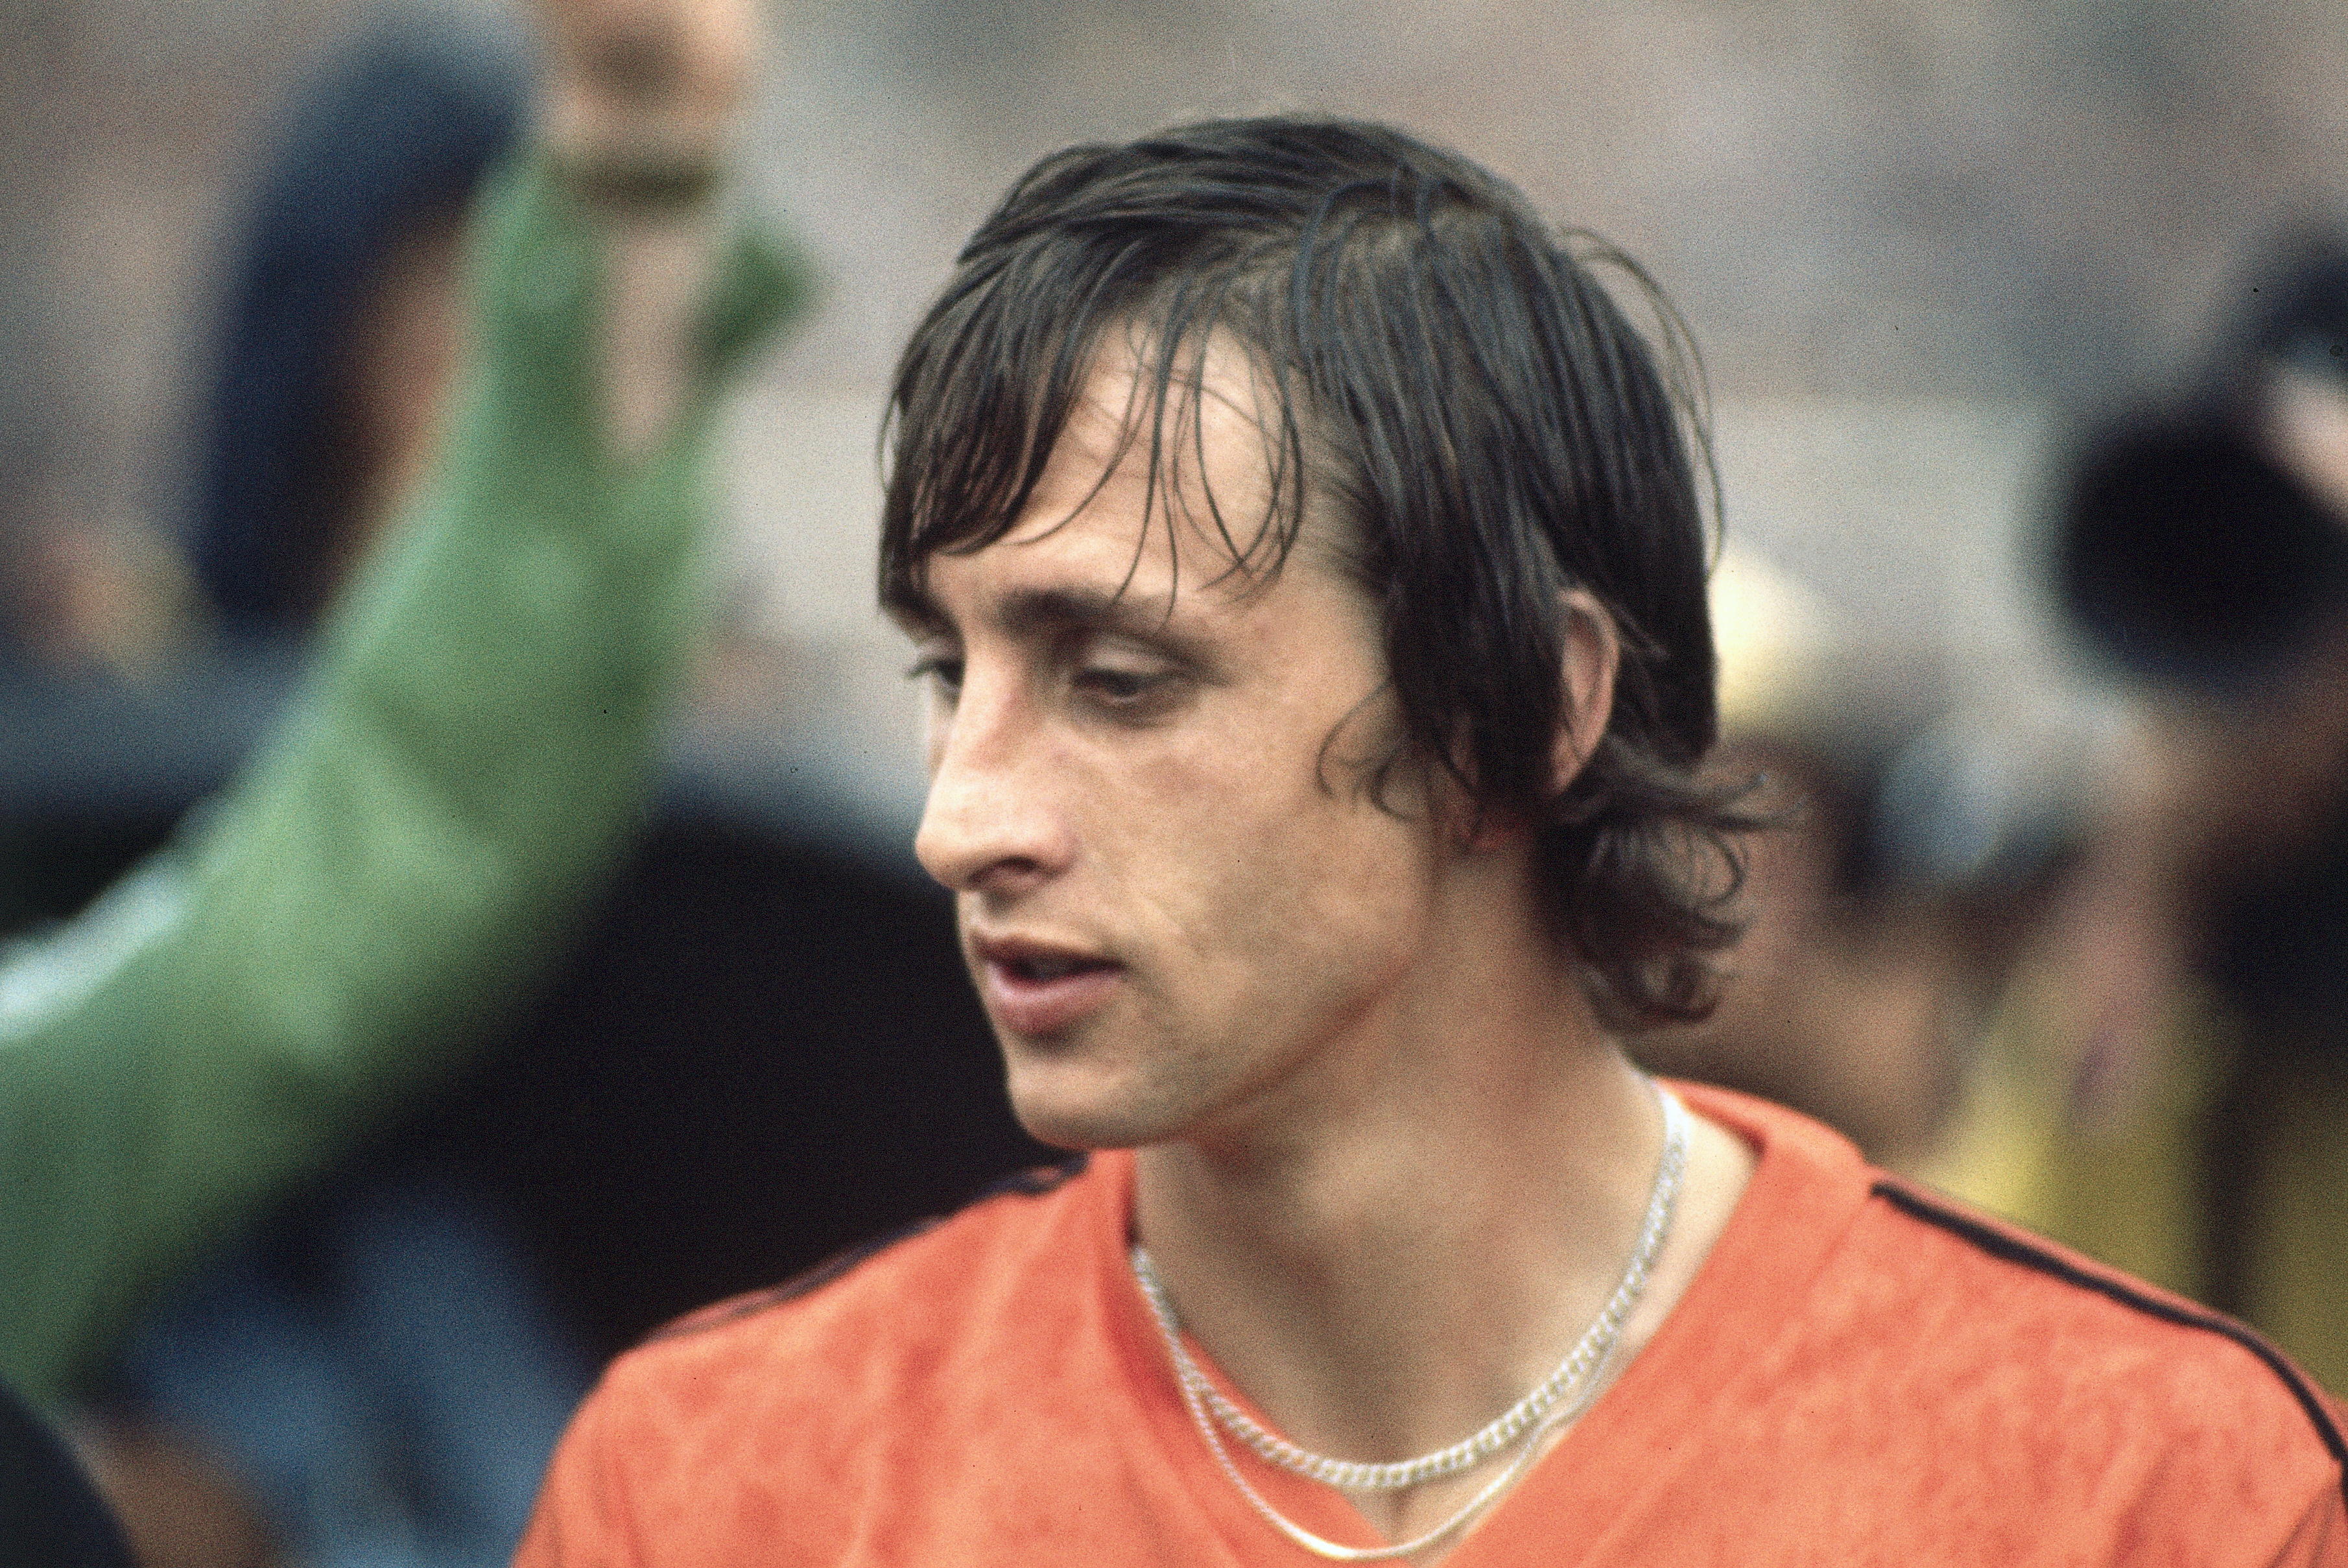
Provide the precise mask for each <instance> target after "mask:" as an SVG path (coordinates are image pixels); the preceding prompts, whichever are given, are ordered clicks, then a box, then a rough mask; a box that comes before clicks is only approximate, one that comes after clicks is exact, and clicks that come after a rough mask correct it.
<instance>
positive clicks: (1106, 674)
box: [1076, 665, 1174, 708]
mask: <svg viewBox="0 0 2348 1568" xmlns="http://www.w3.org/2000/svg"><path fill="white" fill-rule="evenodd" d="M1173 680H1174V676H1172V675H1171V674H1170V673H1169V672H1167V671H1164V670H1133V669H1122V668H1119V667H1117V666H1115V665H1088V666H1086V668H1084V669H1080V670H1078V671H1077V672H1076V686H1077V688H1078V689H1079V690H1081V691H1083V692H1084V693H1086V695H1087V696H1092V697H1094V698H1096V699H1097V700H1098V701H1100V702H1103V703H1106V704H1107V705H1108V706H1109V707H1118V708H1132V707H1142V706H1144V705H1146V704H1147V703H1148V702H1149V700H1150V699H1151V698H1153V697H1156V696H1162V695H1164V694H1165V693H1166V691H1167V690H1168V689H1169V687H1170V686H1171V685H1172V683H1173Z"/></svg>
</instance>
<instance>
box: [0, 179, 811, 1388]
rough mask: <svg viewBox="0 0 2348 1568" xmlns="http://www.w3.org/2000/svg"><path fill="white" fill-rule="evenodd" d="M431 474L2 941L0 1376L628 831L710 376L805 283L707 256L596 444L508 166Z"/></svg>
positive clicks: (49, 1381)
mask: <svg viewBox="0 0 2348 1568" xmlns="http://www.w3.org/2000/svg"><path fill="white" fill-rule="evenodd" d="M472 245H473V254H472V258H471V262H472V270H473V276H474V288H475V297H476V299H477V301H478V304H477V309H476V319H475V328H476V331H475V338H474V344H473V355H474V357H473V360H472V362H471V364H470V365H469V367H468V371H467V373H466V375H465V376H464V377H463V378H462V380H461V382H460V385H459V387H458V392H457V397H456V402H455V412H454V414H453V417H452V418H451V421H450V427H449V430H448V437H447V439H446V445H445V446H444V448H443V449H442V453H441V457H440V460H439V463H438V467H437V469H436V471H435V474H434V476H433V479H432V480H431V481H430V482H429V483H428V484H427V485H426V486H425V488H424V490H423V491H422V493H421V494H420V495H419V496H418V497H417V500H416V501H415V502H414V503H413V505H412V507H411V509H410V515H408V516H407V518H405V519H404V520H403V521H401V523H400V524H399V525H398V526H397V527H396V529H395V530H394V531H392V532H391V533H390V534H389V535H387V536H386V539H385V541H384V542H383V544H382V546H381V548H379V549H378V550H377V551H376V552H375V553H374V555H373V556H372V557H371V558H370V559H369V560H368V562H366V565H365V567H364V569H363V570H362V572H361V573H360V574H359V575H358V577H357V578H356V579H355V582H354V583H352V584H351V585H350V586H349V588H348V589H347V591H346V592H345V594H344V596H343V598H342V600H341V601H340V602H339V603H337V605H336V606H335V610H334V612H333V614H332V616H331V618H330V620H329V622H328V624H327V625H326V626H325V628H324V636H323V639H322V646H321V650H320V655H319V658H318V663H317V666H316V673H315V676H314V679H313V681H312V683H311V685H310V686H309V688H308V689H307V690H306V691H305V692H304V695H303V696H302V697H301V698H300V699H299V700H298V701H297V702H296V704H295V706H294V707H293V711H292V712H291V713H290V714H289V715H288V717H287V718H286V720H285V722H284V723H283V726H282V727H281V728H280V729H279V731H278V733H277V734H276V735H275V736H274V738H273V739H272V741H271V742H270V743H269V744H268V745H267V746H265V747H264V748H263V750H262V751H261V753H260V754H259V755H258V756H257V757H256V758H254V759H253V761H252V763H251V765H250V766H249V767H248V768H247V769H246V770H245V771H244V773H243V775H242V777H241V778H240V779H239V780H238V781H237V782H236V783H235V784H234V785H233V786H232V788H231V789H229V790H228V791H227V792H226V793H225V794H224V795H223V796H222V797H221V799H218V800H216V801H214V802H212V803H211V805H210V806H209V807H208V808H206V809H203V810H201V811H200V812H199V813H198V814H197V817H196V819H195V820H193V821H191V824H189V825H188V826H187V827H186V828H185V829H183V830H182V831H181V833H180V837H179V839H178V841H177V842H176V843H175V844H174V845H172V846H171V847H170V848H168V849H166V850H165V851H161V852H160V853H159V854H158V855H156V856H155V857H153V858H152V859H150V860H149V861H148V862H146V863H145V864H144V865H142V866H141V867H139V869H138V870H136V871H135V872H132V873H131V874H130V875H129V876H128V877H127V878H125V879H124V880H123V881H122V882H120V883H118V885H117V886H115V887H114V888H113V889H111V890H110V891H109V892H108V893H107V894H106V895H105V896H104V897H103V898H101V899H100V900H99V901H98V903H96V904H95V905H93V906H92V907H91V908H90V909H89V910H88V912H86V913H84V914H83V915H82V916H80V917H79V918H77V920H75V921H74V922H72V923H70V924H68V925H67V926H66V927H64V928H63V929H62V930H60V931H59V932H57V933H56V934H53V935H51V936H50V937H48V938H46V939H45V940H43V941H41V942H39V943H37V944H29V945H26V946H23V947H20V948H19V949H17V950H15V952H14V953H12V954H10V955H9V956H8V957H7V959H6V960H5V963H0V1191H5V1193H6V1194H7V1197H6V1200H5V1202H0V1377H5V1379H7V1380H8V1381H10V1382H12V1383H14V1384H15V1386H16V1387H18V1388H19V1389H21V1390H22V1391H23V1392H25V1393H26V1395H28V1396H30V1397H31V1398H34V1399H36V1400H42V1401H46V1400H53V1399H55V1398H58V1397H60V1396H61V1395H64V1394H66V1393H67V1392H68V1391H70V1390H72V1389H73V1387H75V1384H76V1380H77V1378H79V1377H85V1376H87V1375H88V1374H89V1373H91V1372H92V1371H93V1370H94V1369H95V1367H96V1364H97V1363H98V1361H99V1360H100V1359H101V1358H103V1357H105V1356H106V1354H107V1353H108V1351H109V1349H110V1348H111V1347H112V1346H113V1344H114V1342H115V1341H116V1339H117V1338H118V1336H119V1335H120V1334H121V1333H122V1332H123V1331H124V1330H125V1329H126V1328H127V1327H128V1326H129V1325H130V1323H131V1322H132V1321H133V1319H134V1318H135V1316H136V1315H137V1314H138V1313H139V1310H140V1309H141V1308H142V1307H143V1306H144V1305H146V1303H147V1302H148V1301H149V1298H150V1297H151V1295H152V1294H153V1293H154V1291H155V1290H156V1289H157V1288H158V1287H159V1286H160V1285H161V1284H164V1283H166V1282H168V1281H169V1279H170V1277H171V1276H172V1275H173V1274H175V1273H176V1272H177V1271H179V1270H180V1269H182V1268H184V1267H185V1266H187V1265H189V1264H192V1263H194V1262H195V1261H197V1260H199V1259H200V1258H201V1256H203V1255H204V1253H206V1251H207V1250H208V1249H209V1248H211V1247H212V1246H213V1245H215V1244H217V1243H219V1242H220V1241H221V1239H223V1238H224V1237H225V1236H226V1235H227V1234H228V1233H230V1232H231V1231H232V1229H233V1228H234V1227H235V1226H236V1224H237V1223H238V1222H240V1221H242V1220H243V1219H246V1218H248V1217H249V1216H250V1215H251V1214H252V1212H253V1211H254V1210H255V1209H256V1208H257V1207H258V1206H260V1205H261V1204H263V1202H266V1201H267V1200H269V1199H270V1198H272V1197H274V1196H276V1195H278V1194H279V1193H281V1192H282V1191H284V1190H285V1189H286V1188H287V1187H288V1186H290V1185H291V1184H293V1182H295V1181H298V1180H299V1179H300V1178H301V1177H303V1176H304V1175H305V1174H307V1173H309V1172H311V1171H314V1170H315V1169H316V1168H317V1167H318V1166H319V1165H320V1164H321V1163H323V1162H324V1161H326V1160H327V1159H329V1158H330V1157H331V1156H332V1155H334V1154H335V1152H337V1151H338V1150H340V1149H342V1148H343V1147H345V1145H346V1143H347V1142H348V1140H351V1139H352V1138H354V1137H355V1136H356V1135H357V1134H358V1133H359V1132H360V1131H361V1130H363V1129H364V1128H365V1127H366V1126H367V1125H368V1124H369V1123H370V1122H371V1121H372V1120H373V1119H376V1118H377V1117H379V1116H381V1115H382V1114H384V1113H385V1112H386V1111H388V1110H389V1109H392V1108H393V1107H394V1106H396V1104H397V1103H398V1102H399V1101H400V1100H401V1099H402V1098H403V1097H404V1096H407V1095H408V1094H410V1093H412V1092H414V1091H417V1090H418V1089H420V1088H424V1087H426V1086H427V1085H429V1084H431V1083H433V1082H435V1081H437V1080H438V1078H441V1077H443V1076H445V1075H446V1074H448V1072H450V1071H451V1070H452V1069H453V1068H456V1067H457V1066H458V1065H460V1064H461V1063H462V1062H463V1061H464V1060H465V1058H466V1056H467V1052H468V1048H469V1047H470V1046H472V1045H473V1044H475V1043H476V1042H478V1041H479V1040H480V1039H481V1038H482V1037H483V1036H484V1035H485V1033H486V1032H487V1031H488V1030H489V1028H490V1027H491V1026H493V1025H495V1024H496V1023H497V1022H498V1021H499V1019H500V1017H501V1016H503V1012H504V1009H505V1008H506V1006H508V1005H509V1003H510V1000H511V999H512V998H514V996H515V995H516V993H517V991H518V990H519V989H520V987H521V986H522V985H524V984H525V983H526V982H527V981H529V980H530V978H532V977H533V975H535V973H536V972H537V970H538V969H539V967H540V966H541V965H542V964H543V963H544V962H545V961H546V960H547V959H548V958H549V957H550V956H551V954H552V953H553V952H554V951H555V949H556V948H557V946H558V944H559V943H560V942H561V939H562V937H563V936H565V935H566V934H568V932H569V931H570V929H571V928H572V924H573V923H574V921H575V920H576V919H577V918H578V916H579V915H580V914H581V913H582V912H583V908H584V906H585V905H586V904H587V903H589V901H590V900H591V898H592V895H593V894H594V893H595V892H597V891H598V889H599V888H600V886H601V884H602V880H603V879H604V877H605V876H606V875H607V874H608V872H610V870H611V868H612V867H613V862H614V861H615V860H616V858H617V857H618V855H619V853H620V852H621V851H623V849H624V848H625V847H626V846H627V844H628V842H629V841H630V839H631V836H632V834H633V830H634V829H635V828H636V826H637V824H638V822H639V820H640V818H641V815H642V811H643V806H644V799H645V795H646V792H647V790H648V789H649V788H650V786H651V783H652V780H653V773H654V759H655V758H654V742H655V740H656V739H657V735H658V730H659V727H660V725H661V721H662V720H663V718H664V717H665V715H666V714H667V712H668V710H669V707H670V702H671V698H672V696H674V695H675V692H676V689H677V687H678V685H679V681H680V678H681V676H682V673H683V670H684V666H685V663H686V659H687V656H688V654H689V651H690V647H691V644H692V640H693V634H694V632H695V629H696V628H697V626H698V624H699V622H700V610H701V608H702V599H703V596H704V595H703V592H702V583H703V573H701V571H700V569H699V567H700V555H701V548H700V547H701V545H702V542H703V521H704V517H705V511H706V508H705V498H704V496H703V494H702V488H701V487H702V481H703V478H704V470H705V448H706V444H707V439H708V431H709V425H710V414H711V409H712V403H713V394H714V390H715V388H716V385H717V383H718V381H719V379H720V377H721V376H722V374H723V373H724V371H725V370H726V368H727V367H728V366H732V365H734V364H736V363H738V361H739V360H740V358H741V356H743V354H744V352H745V351H746V350H747V348H748V347H749V346H751V345H752V344H753V343H754V342H755V341H756V340H757V338H758V337H759V336H760V335H762V334H763V333H764V332H765V331H766V330H767V328H768V327H770V326H772V325H775V324H776V323H778V321H779V320H780V319H781V318H782V317H783V316H784V315H787V314H788V312H789V311H790V310H791V309H792V308H793V307H794V306H795V305H796V304H797V303H798V300H799V299H800V298H801V297H802V295H803V294H804V287H803V282H802V278H801V274H800V273H799V271H798V268H797V267H796V266H795V265H794V264H793V263H791V262H789V261H788V259H787V258H785V257H784V256H782V255H781V254H780V253H778V252H777V251H776V250H775V249H774V248H773V247H772V246H771V245H770V244H769V243H767V242H766V241H765V240H764V239H763V238H761V237H757V236H748V235H746V236H744V237H742V238H739V239H737V240H736V242H734V243H733V245H732V247H731V248H730V250H729V251H728V252H727V253H726V255H725V257H724V258H723V260H722V263H721V265H720V266H719V268H718V269H717V273H716V278H717V280H718V281H717V284H716V287H714V288H713V289H712V290H711V292H710V295H709V298H708V300H707V302H706V304H705V314H704V315H703V317H702V320H703V342H702V344H701V349H702V354H701V358H700V380H699V382H698V385H697V387H696V390H695V397H694V398H693V400H692V403H691V406H690V407H689V409H688V411H687V412H686V414H685V417H684V418H681V419H680V420H679V421H678V425H677V428H675V429H674V430H672V431H671V432H670V434H669V436H668V437H667V438H665V439H664V442H663V443H662V444H661V446H660V447H659V448H658V449H657V450H655V451H654V452H653V453H652V454H651V455H650V456H648V457H646V458H645V459H643V460H641V461H639V462H633V463H623V462H621V461H620V460H618V459H615V458H613V457H612V456H611V455H610V454H608V453H607V452H606V451H605V450H604V449H603V447H602V442H601V439H600V438H599V435H598V429H599V426H600V421H601V420H602V417H603V405H602V397H601V394H600V392H599V390H598V377H597V375H596V364H595V353H596V349H595V332H594V328H595V325H596V323H597V321H598V320H599V319H600V317H599V302H598V294H599V287H600V284H599V271H598V267H599V263H598V259H597V255H596V250H595V245H594V242H593V239H592V234H591V233H590V232H589V230H588V228H587V227H586V225H585V224H584V223H583V222H582V220H581V217H580V215H579V214H578V212H577V211H575V210H574V207H573V203H572V198H570V197H569V196H567V195H565V194H564V193H563V192H561V191H560V190H559V189H558V187H557V186H556V184H555V182H554V181H552V180H551V178H550V177H549V176H548V175H547V174H546V173H545V172H544V170H542V169H541V167H540V166H539V165H538V164H537V163H536V162H535V161H533V160H522V161H520V163H518V164H517V165H515V166H513V167H510V168H508V169H506V170H502V171H501V172H500V173H499V176H498V177H497V178H496V179H494V180H493V181H491V182H490V184H489V189H488V190H487V191H486V192H485V193H484V196H483V198H482V200H481V202H480V203H479V206H478V207H477V209H476V211H475V217H474V231H473V238H472Z"/></svg>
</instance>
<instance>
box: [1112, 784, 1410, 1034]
mask: <svg viewBox="0 0 2348 1568" xmlns="http://www.w3.org/2000/svg"><path fill="white" fill-rule="evenodd" d="M1250 762H1251V758H1250V757H1249V755H1248V753H1247V752H1246V751H1245V750H1244V748H1234V749H1233V750H1232V751H1231V752H1230V753H1227V754H1218V755H1216V756H1213V757H1211V758H1188V757H1186V758H1174V757H1169V758H1163V759H1161V760H1160V761H1159V763H1158V764H1157V766H1155V767H1154V768H1152V769H1149V770H1148V773H1149V778H1148V787H1147V788H1146V789H1144V790H1143V791H1142V796H1143V799H1141V800H1139V801H1138V802H1136V803H1135V804H1134V805H1133V806H1131V807H1130V808H1127V809H1125V810H1119V809H1118V808H1116V807H1114V806H1108V805H1107V804H1106V799H1107V798H1106V796H1100V797H1096V798H1095V799H1098V800H1100V801H1102V802H1103V806H1102V810H1105V811H1106V810H1118V814H1119V815H1125V814H1127V812H1128V811H1129V812H1130V813H1131V814H1132V815H1133V817H1134V818H1135V819H1136V820H1138V821H1140V822H1144V823H1146V825H1142V826H1138V827H1137V828H1136V829H1134V830H1131V831H1132V833H1133V837H1132V838H1131V839H1130V840H1129V841H1128V852H1126V853H1124V854H1120V855H1117V856H1115V857H1114V858H1115V859H1116V860H1117V861H1118V862H1120V863H1119V864H1118V867H1117V872H1118V875H1117V880H1118V881H1119V882H1123V883H1124V884H1125V885H1124V887H1123V889H1122V890H1121V891H1122V892H1124V893H1125V894H1126V895H1127V897H1128V899H1129V900H1130V907H1132V908H1134V909H1135V910H1136V911H1137V913H1139V914H1140V915H1141V917H1142V919H1143V920H1144V922H1145V923H1146V924H1147V926H1148V929H1149V932H1150V933H1151V934H1152V936H1153V937H1154V938H1155V939H1157V940H1160V941H1163V942H1165V943H1166V944H1169V946H1170V947H1171V948H1173V949H1174V950H1175V951H1177V952H1179V954H1181V957H1182V961H1183V963H1184V964H1185V965H1189V966H1192V969H1193V973H1197V974H1200V975H1201V977H1202V978H1203V977H1204V975H1210V974H1211V975H1217V976H1219V980H1218V982H1217V984H1218V985H1219V988H1221V987H1223V986H1231V985H1237V986H1242V987H1250V988H1253V987H1258V986H1265V985H1268V986H1271V987H1273V988H1282V987H1286V986H1290V985H1303V984H1306V983H1307V979H1306V977H1307V975H1308V973H1310V974H1326V973H1328V972H1331V971H1334V970H1337V969H1349V968H1356V967H1363V966H1370V967H1376V968H1381V969H1383V968H1384V967H1386V966H1388V965H1389V964H1390V963H1391V962H1392V961H1393V960H1394V959H1395V958H1396V957H1398V956H1406V954H1407V952H1408V950H1409V948H1410V947H1411V945H1412V944H1413V943H1414V941H1415V935H1416V932H1417V930H1418V928H1419V925H1420V923H1421V921H1422V919H1423V915H1424V911H1425V908H1426V900H1427V897H1428V887H1429V883H1430V881H1431V863H1430V855H1429V851H1428V847H1427V844H1426V837H1427V835H1426V830H1425V829H1424V828H1423V827H1421V826H1420V825H1418V824H1416V823H1413V822H1409V821H1406V820H1397V819H1396V818H1395V817H1394V816H1392V815H1390V814H1388V813H1386V812H1385V811H1382V810H1378V808H1377V807H1375V805H1373V804H1371V803H1370V802H1369V801H1368V800H1367V799H1365V798H1363V797H1361V796H1360V795H1359V794H1358V793H1357V792H1355V791H1354V790H1352V789H1348V788H1346V786H1345V785H1344V782H1343V781H1341V780H1337V779H1332V780H1331V781H1330V787H1329V788H1327V789H1323V787H1322V785H1321V783H1320V781H1319V779H1318V778H1317V776H1316V773H1315V770H1314V769H1313V766H1312V764H1311V760H1310V759H1303V760H1299V759H1295V758H1291V759H1290V760H1289V761H1288V762H1287V763H1285V764H1283V765H1272V764H1271V763H1268V762H1262V761H1257V762H1255V764H1254V765H1252V766H1251V765H1250Z"/></svg>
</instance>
